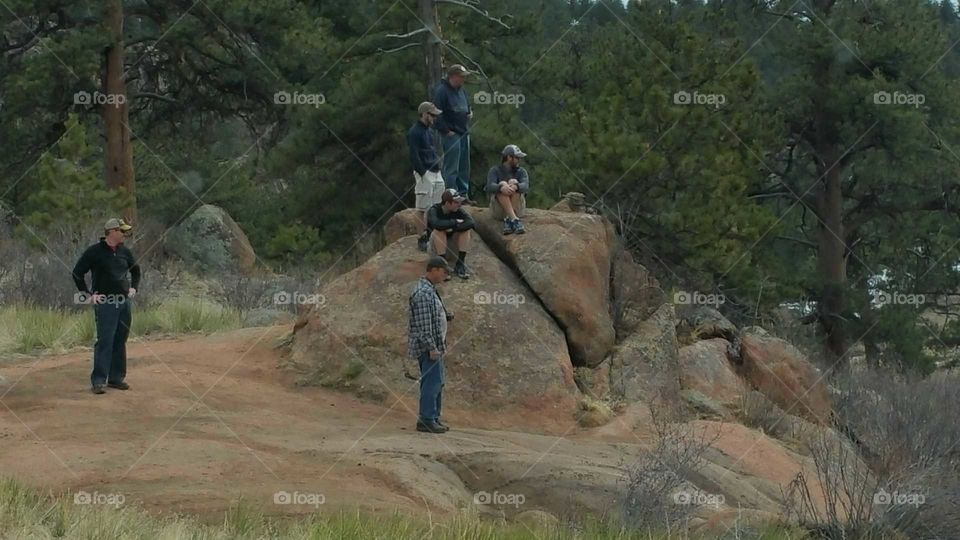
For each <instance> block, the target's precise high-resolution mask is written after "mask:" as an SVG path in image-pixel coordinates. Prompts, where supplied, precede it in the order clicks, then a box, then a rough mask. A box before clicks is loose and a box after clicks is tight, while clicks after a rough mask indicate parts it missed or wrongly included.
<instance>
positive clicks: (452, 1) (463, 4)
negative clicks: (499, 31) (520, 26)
mask: <svg viewBox="0 0 960 540" xmlns="http://www.w3.org/2000/svg"><path fill="white" fill-rule="evenodd" d="M436 2H437V3H438V4H440V3H444V4H453V5H455V6H461V7H465V8H468V9H472V10H473V11H475V12H477V13H479V14H480V15H482V16H483V17H485V18H486V19H488V20H491V21H493V22H495V23H497V24H499V25H500V26H502V27H504V28H506V29H507V30H510V26H509V25H507V23H505V22H503V21H502V20H500V18H497V17H494V16H493V15H490V12H489V11H487V10H485V9H480V7H479V6H478V5H477V4H476V3H475V2H471V1H470V0H467V1H465V2H461V1H460V0H436Z"/></svg>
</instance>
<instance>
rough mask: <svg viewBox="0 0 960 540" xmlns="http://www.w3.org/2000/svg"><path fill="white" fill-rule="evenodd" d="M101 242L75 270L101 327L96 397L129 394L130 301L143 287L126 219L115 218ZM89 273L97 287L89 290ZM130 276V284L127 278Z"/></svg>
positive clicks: (84, 299) (94, 377) (94, 381)
mask: <svg viewBox="0 0 960 540" xmlns="http://www.w3.org/2000/svg"><path fill="white" fill-rule="evenodd" d="M103 229H104V233H103V237H102V238H100V241H99V242H97V243H96V244H93V245H92V246H90V247H88V248H87V249H86V251H84V252H83V255H81V256H80V260H78V261H77V264H76V266H74V268H73V281H74V283H75V284H76V285H77V289H78V290H79V291H80V292H79V293H77V295H76V296H75V298H76V299H77V301H78V302H80V303H89V304H93V313H94V317H95V319H96V324H97V343H96V345H95V346H94V349H93V372H91V373H90V384H91V385H92V389H93V393H94V394H103V393H104V392H105V391H104V389H103V386H104V385H107V386H109V387H110V388H116V389H118V390H129V389H130V385H128V384H127V383H126V382H125V381H124V379H125V378H126V376H127V336H128V335H129V334H130V320H131V316H130V299H131V298H133V297H134V295H136V294H137V287H139V286H140V266H139V265H137V261H136V259H135V258H134V257H133V253H132V252H131V251H130V250H129V249H127V247H126V246H124V245H123V239H124V236H125V235H126V234H127V233H128V232H129V231H130V229H132V227H131V226H130V225H128V224H126V223H124V221H123V220H122V219H118V218H111V219H109V220H107V222H106V224H104V226H103ZM87 272H90V273H91V274H92V275H93V286H92V287H88V286H87V279H86V276H87ZM128 274H129V280H128V278H127V276H128Z"/></svg>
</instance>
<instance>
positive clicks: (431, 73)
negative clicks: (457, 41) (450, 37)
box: [419, 0, 443, 99]
mask: <svg viewBox="0 0 960 540" xmlns="http://www.w3.org/2000/svg"><path fill="white" fill-rule="evenodd" d="M419 2H420V4H419V10H420V20H421V21H423V23H424V25H426V27H427V29H428V30H429V32H424V33H423V38H422V43H423V57H424V64H425V65H426V69H427V73H426V83H427V99H430V98H431V97H432V96H431V95H430V94H431V93H432V92H433V87H434V86H436V85H437V83H438V82H439V81H440V79H441V77H443V65H442V64H441V59H440V25H439V24H437V3H436V0H419Z"/></svg>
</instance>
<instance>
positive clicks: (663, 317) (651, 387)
mask: <svg viewBox="0 0 960 540" xmlns="http://www.w3.org/2000/svg"><path fill="white" fill-rule="evenodd" d="M678 368H679V363H678V361H677V334H676V315H675V314H674V311H673V305H672V304H664V305H662V306H660V308H659V309H658V310H657V311H656V312H654V314H653V315H652V316H651V317H650V318H649V319H647V320H646V321H644V322H643V323H641V324H640V326H639V327H638V328H637V331H636V332H634V333H633V334H630V336H628V337H627V339H625V340H624V341H623V342H622V343H620V344H619V345H617V347H616V348H615V349H614V352H613V354H612V355H611V357H610V392H611V394H612V395H613V396H614V397H615V398H617V399H621V400H624V401H626V402H628V403H630V402H635V401H642V402H645V403H649V402H652V401H655V400H656V399H658V398H664V399H670V398H673V397H676V396H679V395H680V370H679V369H678Z"/></svg>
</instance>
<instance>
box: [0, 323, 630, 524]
mask: <svg viewBox="0 0 960 540" xmlns="http://www.w3.org/2000/svg"><path fill="white" fill-rule="evenodd" d="M288 331H289V328H287V327H273V328H249V329H244V330H240V331H236V332H231V333H226V334H219V335H213V336H206V337H191V338H186V339H173V340H162V341H144V342H139V343H133V344H131V345H130V351H129V356H130V361H129V369H128V371H129V376H128V382H129V383H130V384H131V386H132V387H133V388H132V390H130V391H128V392H121V391H117V390H109V391H108V393H107V394H106V395H102V396H95V395H93V394H91V393H90V392H89V389H88V385H87V381H88V380H89V379H88V377H89V370H90V353H89V352H79V353H71V354H66V355H60V356H44V357H36V358H19V359H11V358H6V359H4V358H2V357H0V474H2V475H3V476H11V477H14V478H17V479H19V480H21V481H23V482H24V483H26V484H28V485H31V486H37V487H41V488H45V489H50V490H52V491H54V492H56V493H67V494H69V493H76V492H77V491H80V490H83V491H86V492H89V493H93V492H96V493H99V494H122V495H123V496H124V498H125V501H126V504H130V503H137V504H140V505H142V506H143V507H145V508H147V509H148V510H155V511H164V512H167V511H175V512H181V513H188V514H195V515H198V516H200V517H201V518H204V519H210V520H214V521H216V520H219V519H221V518H222V511H223V510H224V509H225V508H226V507H227V506H228V505H229V504H230V503H231V501H235V500H237V499H239V498H241V497H242V498H243V499H244V500H246V501H249V502H251V503H253V504H255V505H257V506H259V507H260V508H262V510H263V511H264V512H265V513H268V514H296V513H305V512H310V511H313V510H314V506H312V505H311V503H313V502H318V501H322V505H321V506H319V508H320V510H321V511H328V510H335V509H341V508H351V509H352V508H358V507H359V508H362V509H367V510H374V511H383V510H393V509H401V510H415V511H419V512H424V511H427V510H430V511H431V512H438V511H439V512H445V511H452V510H455V509H457V508H469V507H478V508H480V509H481V510H484V511H489V510H491V509H492V510H503V511H504V512H505V513H511V512H513V511H517V510H527V509H537V508H545V509H556V508H562V507H565V506H566V505H568V504H570V503H574V504H575V505H581V506H584V507H587V508H601V507H603V506H606V505H608V504H610V503H611V501H613V500H614V499H615V496H616V491H617V489H618V488H617V485H618V482H619V481H620V476H621V475H620V472H619V469H618V466H619V465H620V464H621V463H623V462H625V461H627V460H629V459H630V457H631V456H633V455H635V454H636V453H637V452H638V451H639V450H640V448H641V441H639V440H638V439H637V438H636V437H635V436H633V435H632V434H631V433H630V431H629V429H619V428H617V427H613V428H611V426H606V428H605V429H604V431H601V432H598V431H596V430H595V431H593V432H591V433H589V434H588V433H584V432H581V431H580V430H579V428H577V427H576V426H575V425H574V424H573V421H572V419H569V420H566V419H562V418H561V419H558V418H527V417H520V418H516V417H511V416H509V411H505V412H504V414H497V415H495V414H490V413H488V414H476V413H471V412H468V411H463V410H458V409H457V406H456V396H446V399H445V407H446V408H447V410H446V411H445V415H444V416H445V418H446V419H447V422H448V423H449V424H451V425H452V426H454V430H453V431H451V432H450V433H448V434H446V435H442V436H435V435H425V434H419V433H417V432H416V431H414V429H413V426H414V422H415V413H414V411H415V410H416V405H415V401H414V400H415V396H416V388H415V386H413V385H411V386H410V387H408V388H403V389H391V390H392V392H393V394H392V395H396V396H403V398H404V399H403V400H402V401H397V400H396V399H394V398H391V399H390V400H388V402H387V403H386V404H385V405H378V404H372V403H367V402H362V401H359V400H357V399H355V398H353V397H351V396H348V395H346V394H342V393H338V392H334V391H330V390H325V389H319V388H304V387H299V386H297V385H295V384H294V381H293V379H292V377H291V376H290V375H289V374H287V373H285V372H284V371H283V370H280V369H278V368H277V365H278V363H279V361H280V359H281V354H280V352H279V351H278V350H276V349H275V348H274V347H273V344H274V342H275V340H276V339H277V338H278V337H279V336H281V335H283V334H284V333H286V332H288ZM4 381H5V382H4ZM623 427H624V428H626V427H627V426H623ZM588 436H589V440H588ZM554 487H556V489H552V488H554ZM547 488H551V489H547ZM278 492H286V493H290V494H294V493H299V494H300V495H299V497H300V499H299V500H300V501H302V502H305V503H306V504H276V503H275V500H274V499H275V496H276V494H277V493H278ZM478 492H487V493H494V492H497V493H500V494H502V495H501V496H502V497H506V496H509V495H514V498H513V499H510V500H507V499H503V500H505V501H507V503H506V507H504V505H499V506H498V505H496V504H492V505H475V504H474V497H475V496H476V494H477V493H478ZM571 494H572V495H571ZM311 496H312V497H311ZM517 496H522V497H523V499H524V506H523V507H520V506H517V505H514V504H511V503H510V502H509V501H514V502H515V501H516V500H518V499H517ZM280 497H281V498H282V497H283V495H280ZM291 497H294V495H291Z"/></svg>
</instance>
